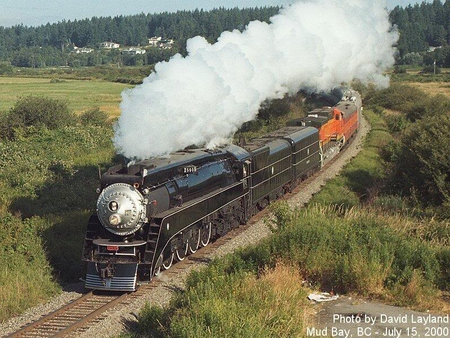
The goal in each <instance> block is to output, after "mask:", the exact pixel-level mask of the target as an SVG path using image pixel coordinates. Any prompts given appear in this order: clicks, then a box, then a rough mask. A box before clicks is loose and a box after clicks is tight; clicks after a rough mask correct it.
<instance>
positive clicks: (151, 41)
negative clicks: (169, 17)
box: [148, 36, 162, 47]
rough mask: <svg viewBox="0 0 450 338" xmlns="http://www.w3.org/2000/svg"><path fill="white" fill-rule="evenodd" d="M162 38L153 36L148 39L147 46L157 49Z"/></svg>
mask: <svg viewBox="0 0 450 338" xmlns="http://www.w3.org/2000/svg"><path fill="white" fill-rule="evenodd" d="M161 40H162V37H160V36H153V37H151V38H150V39H148V45H149V46H153V47H158V45H159V43H160V42H161Z"/></svg>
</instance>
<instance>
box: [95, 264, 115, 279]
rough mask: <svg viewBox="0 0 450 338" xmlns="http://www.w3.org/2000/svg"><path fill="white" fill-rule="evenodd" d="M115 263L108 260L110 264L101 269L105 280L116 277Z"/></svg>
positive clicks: (101, 275)
mask: <svg viewBox="0 0 450 338" xmlns="http://www.w3.org/2000/svg"><path fill="white" fill-rule="evenodd" d="M114 271H115V269H114V265H113V263H112V262H108V265H107V266H106V267H104V268H103V269H100V274H99V276H100V278H101V279H102V280H103V282H104V280H105V279H108V278H113V277H114Z"/></svg>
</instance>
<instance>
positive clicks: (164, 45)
mask: <svg viewBox="0 0 450 338" xmlns="http://www.w3.org/2000/svg"><path fill="white" fill-rule="evenodd" d="M172 46H173V40H172V39H163V40H161V43H160V44H159V48H161V49H172Z"/></svg>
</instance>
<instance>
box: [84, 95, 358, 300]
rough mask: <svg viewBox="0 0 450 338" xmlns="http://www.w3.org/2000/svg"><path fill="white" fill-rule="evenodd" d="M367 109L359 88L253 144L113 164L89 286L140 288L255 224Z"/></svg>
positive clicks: (92, 242) (89, 254) (88, 265)
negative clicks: (235, 230)
mask: <svg viewBox="0 0 450 338" xmlns="http://www.w3.org/2000/svg"><path fill="white" fill-rule="evenodd" d="M360 113H361V99H360V97H359V94H358V93H357V92H354V91H349V92H347V93H346V96H344V98H343V99H342V101H340V102H339V103H338V104H337V105H336V106H334V107H325V108H322V109H319V110H314V111H312V112H310V113H309V114H308V116H307V117H305V118H303V119H300V120H298V121H295V123H294V125H293V126H287V127H284V128H282V129H280V130H277V131H275V132H273V133H270V134H268V135H265V136H263V137H260V138H256V139H252V140H251V141H250V142H249V143H247V144H246V145H244V146H243V147H239V146H236V145H228V146H225V147H220V148H217V149H213V150H210V149H192V150H188V149H186V150H183V151H178V152H175V153H172V154H170V155H169V156H168V157H164V158H153V159H150V160H144V161H139V162H136V163H133V164H131V165H128V166H122V165H117V166H114V167H111V168H110V169H109V170H108V171H107V172H106V173H105V174H104V175H103V176H102V178H101V193H100V195H99V198H98V200H97V212H96V213H95V214H93V215H92V216H91V217H90V219H89V222H88V226H87V230H86V237H85V241H84V248H83V254H82V260H83V261H84V264H85V269H86V280H85V287H86V288H88V289H103V290H112V291H134V290H136V287H137V285H138V284H139V283H140V282H145V281H147V282H148V281H150V280H151V279H152V278H153V276H155V275H158V274H159V272H160V271H161V269H169V268H170V267H171V265H172V263H173V262H174V261H181V260H183V259H184V258H185V257H186V256H187V255H188V254H190V253H194V252H196V251H197V249H198V248H200V247H203V246H206V245H208V243H209V242H210V241H211V240H213V239H215V238H218V237H220V236H223V235H225V234H226V233H227V232H228V231H230V230H231V229H233V228H235V227H237V226H239V225H240V224H245V223H246V222H247V221H248V220H249V219H250V218H251V217H252V216H253V215H254V214H256V213H257V212H258V211H260V210H262V209H263V208H264V207H265V206H267V205H268V204H269V203H270V202H271V201H273V200H276V199H278V198H280V197H281V196H283V195H284V194H285V193H286V192H288V191H290V190H291V189H292V188H293V187H295V186H296V185H297V184H298V183H299V182H301V181H302V180H303V179H305V178H307V177H308V176H310V175H311V174H312V173H314V172H315V171H318V170H320V169H321V168H322V166H323V163H324V161H325V160H326V159H328V158H330V157H331V156H332V154H333V153H336V152H337V151H338V150H336V149H340V148H341V147H342V145H343V144H344V143H345V141H346V140H348V139H350V138H351V137H352V136H353V135H354V134H355V133H356V131H357V128H358V123H359V115H360Z"/></svg>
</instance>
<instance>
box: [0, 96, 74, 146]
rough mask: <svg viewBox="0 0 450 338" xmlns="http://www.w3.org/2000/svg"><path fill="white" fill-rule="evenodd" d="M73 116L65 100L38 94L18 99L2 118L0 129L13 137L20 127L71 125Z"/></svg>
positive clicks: (8, 136) (9, 137)
mask: <svg viewBox="0 0 450 338" xmlns="http://www.w3.org/2000/svg"><path fill="white" fill-rule="evenodd" d="M74 121H75V116H74V114H73V113H72V112H70V111H69V108H68V105H67V103H66V102H64V101H61V100H55V99H51V98H46V97H40V96H32V95H30V96H26V97H23V98H21V99H19V100H18V101H17V102H16V104H15V105H14V107H13V108H11V110H10V111H9V113H8V114H7V116H6V117H5V118H3V119H2V121H1V123H2V126H1V127H0V129H1V130H2V131H3V132H4V134H3V135H5V137H6V138H8V139H11V138H14V137H15V135H16V133H17V132H18V131H19V130H20V129H24V128H27V127H37V128H41V127H46V128H48V129H56V128H60V127H63V126H67V125H71V124H73V123H74Z"/></svg>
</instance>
